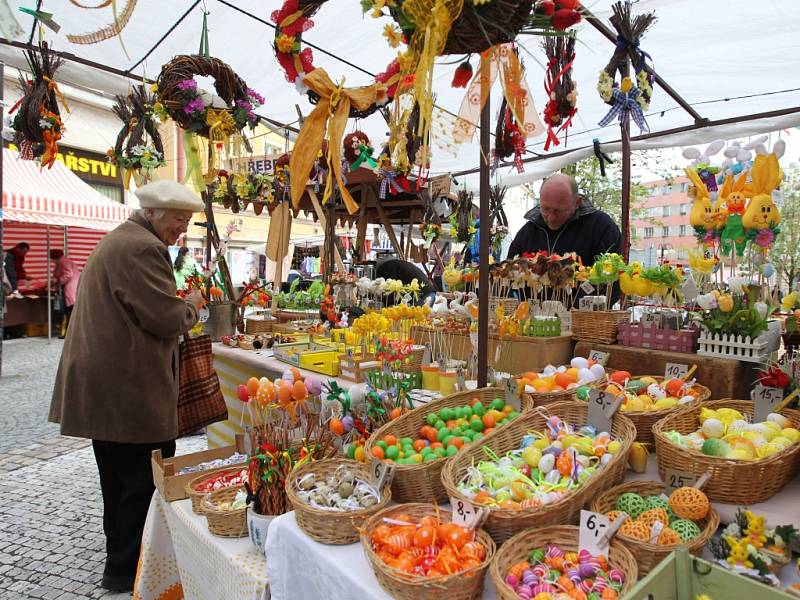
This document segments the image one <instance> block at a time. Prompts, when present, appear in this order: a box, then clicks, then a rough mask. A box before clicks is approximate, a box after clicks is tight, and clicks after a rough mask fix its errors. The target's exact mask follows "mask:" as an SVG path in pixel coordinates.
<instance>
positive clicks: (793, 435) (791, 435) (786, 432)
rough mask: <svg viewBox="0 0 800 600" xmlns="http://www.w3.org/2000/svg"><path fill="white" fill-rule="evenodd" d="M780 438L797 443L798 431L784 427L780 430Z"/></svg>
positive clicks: (799, 439) (798, 438) (799, 437)
mask: <svg viewBox="0 0 800 600" xmlns="http://www.w3.org/2000/svg"><path fill="white" fill-rule="evenodd" d="M781 436H783V437H785V438H787V439H789V440H791V441H792V443H797V442H798V441H800V431H798V430H797V429H795V428H794V427H786V428H784V429H781Z"/></svg>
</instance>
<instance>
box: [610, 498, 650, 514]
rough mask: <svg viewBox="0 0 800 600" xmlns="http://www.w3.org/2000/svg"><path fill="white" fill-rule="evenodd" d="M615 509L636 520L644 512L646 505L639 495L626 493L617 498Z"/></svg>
mask: <svg viewBox="0 0 800 600" xmlns="http://www.w3.org/2000/svg"><path fill="white" fill-rule="evenodd" d="M616 508H617V510H621V511H623V512H626V513H628V515H630V517H631V518H632V519H636V518H638V517H639V515H640V514H642V513H643V512H644V511H645V510H646V508H647V504H646V503H645V501H644V498H642V497H641V496H640V495H639V494H635V493H633V492H626V493H624V494H622V495H621V496H620V497H619V498H617V504H616Z"/></svg>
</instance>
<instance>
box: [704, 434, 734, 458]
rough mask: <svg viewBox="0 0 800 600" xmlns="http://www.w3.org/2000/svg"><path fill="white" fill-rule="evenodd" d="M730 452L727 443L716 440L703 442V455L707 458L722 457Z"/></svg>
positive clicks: (711, 439)
mask: <svg viewBox="0 0 800 600" xmlns="http://www.w3.org/2000/svg"><path fill="white" fill-rule="evenodd" d="M729 451H730V446H728V444H727V442H725V441H723V440H720V439H718V438H709V439H707V440H706V441H705V442H703V454H706V455H708V456H719V457H724V456H726V455H727V454H728V452H729Z"/></svg>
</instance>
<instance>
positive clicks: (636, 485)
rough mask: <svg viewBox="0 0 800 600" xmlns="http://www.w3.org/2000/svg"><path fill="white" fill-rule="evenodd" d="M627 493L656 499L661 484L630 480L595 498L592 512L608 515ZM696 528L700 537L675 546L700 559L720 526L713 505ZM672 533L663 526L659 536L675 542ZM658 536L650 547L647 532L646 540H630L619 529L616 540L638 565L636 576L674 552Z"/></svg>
mask: <svg viewBox="0 0 800 600" xmlns="http://www.w3.org/2000/svg"><path fill="white" fill-rule="evenodd" d="M627 492H632V493H634V494H639V495H640V496H657V495H659V494H661V493H663V492H664V484H663V483H662V482H660V481H632V482H630V483H623V484H622V485H618V486H616V487H613V488H611V489H610V490H607V491H605V492H603V493H602V494H600V495H599V496H597V497H596V498H595V499H594V500H593V501H592V508H591V509H592V511H594V512H597V513H601V514H606V515H607V514H608V513H609V512H610V511H612V510H613V509H614V506H615V505H616V503H617V498H619V497H620V496H621V495H622V494H625V493H627ZM697 526H698V527H700V535H699V536H697V537H696V538H695V539H693V540H691V541H690V542H686V543H684V542H682V541H681V540H680V539H679V540H678V541H677V542H675V543H677V544H680V545H682V546H685V547H686V548H688V549H689V552H691V553H692V554H694V555H695V556H700V555H701V554H702V552H703V548H704V547H705V545H706V544H707V543H708V540H710V539H711V536H713V535H714V533H716V531H717V527H719V513H717V511H716V509H714V507H713V506H712V507H711V508H710V509H709V511H708V515H706V517H705V518H704V519H700V520H699V521H697ZM667 532H669V533H667ZM672 534H675V535H677V532H675V531H673V530H672V529H670V528H668V527H665V528H664V529H663V530H662V531H661V536H664V538H663V539H664V540H667V539H669V540H674V538H673V537H672ZM661 536H659V539H658V543H657V544H651V543H650V542H649V532H648V541H640V540H637V539H634V538H633V537H630V536H627V535H625V534H624V533H623V532H622V531H621V530H620V531H618V532H617V537H618V538H619V541H620V542H622V543H624V544H625V547H626V548H627V549H628V550H630V551H631V553H632V554H633V556H634V557H635V558H636V562H637V563H638V564H639V574H640V575H641V576H642V577H644V576H645V575H646V574H647V573H649V572H650V571H652V570H653V569H654V568H655V566H656V565H657V564H658V563H660V562H661V561H662V560H664V559H665V558H666V557H667V556H669V554H670V553H671V552H672V551H673V550H675V543H672V542H670V543H666V542H665V541H662V537H661Z"/></svg>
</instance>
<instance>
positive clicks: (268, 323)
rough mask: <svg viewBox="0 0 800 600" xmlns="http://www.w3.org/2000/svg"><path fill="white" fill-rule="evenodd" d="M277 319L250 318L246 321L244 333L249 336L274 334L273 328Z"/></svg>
mask: <svg viewBox="0 0 800 600" xmlns="http://www.w3.org/2000/svg"><path fill="white" fill-rule="evenodd" d="M277 322H278V320H277V319H256V318H252V317H248V318H246V319H245V320H244V332H245V333H247V334H256V333H272V326H273V325H274V324H275V323H277Z"/></svg>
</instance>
